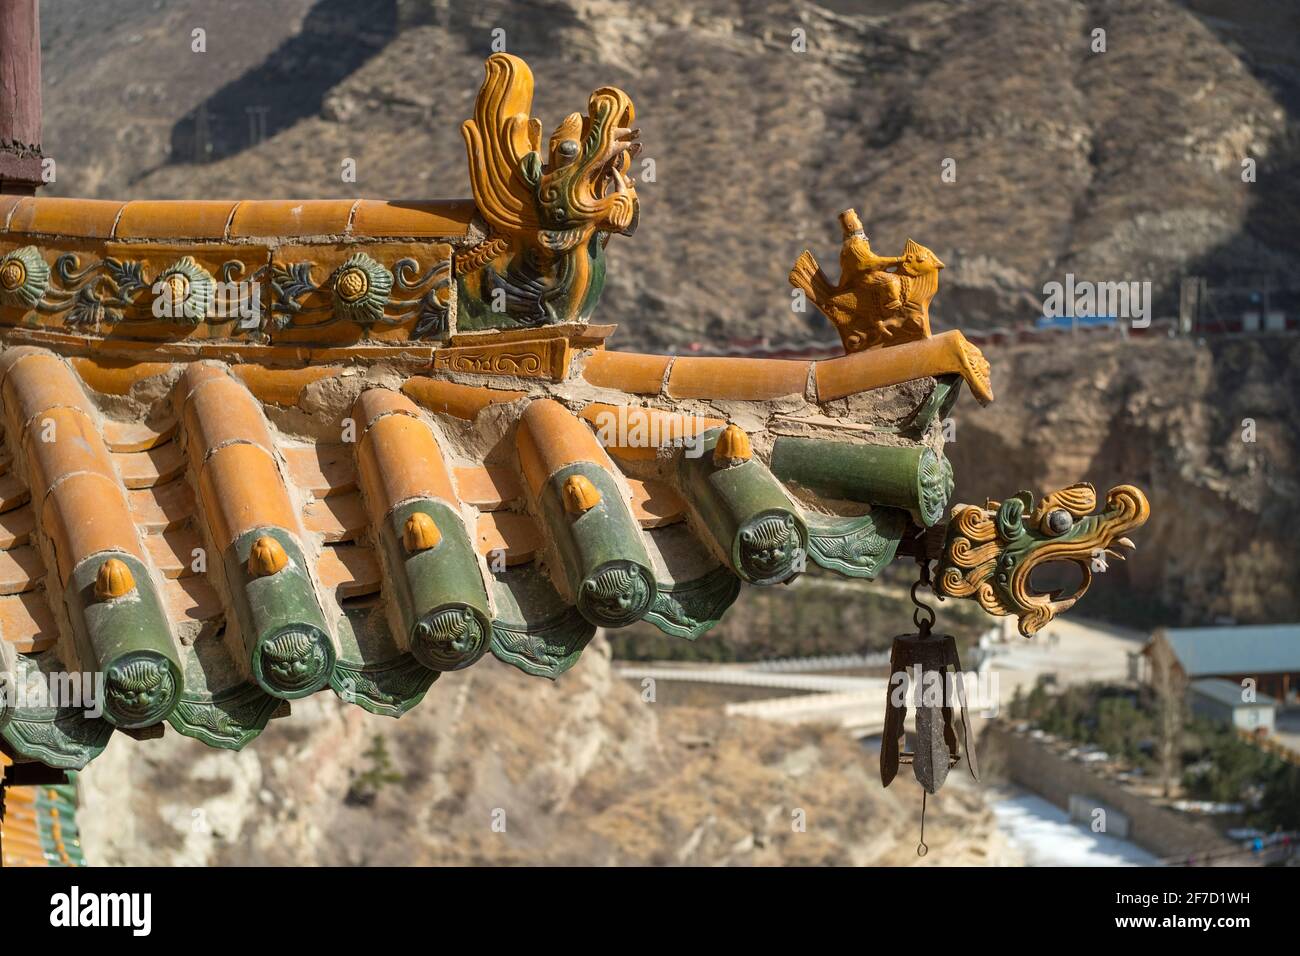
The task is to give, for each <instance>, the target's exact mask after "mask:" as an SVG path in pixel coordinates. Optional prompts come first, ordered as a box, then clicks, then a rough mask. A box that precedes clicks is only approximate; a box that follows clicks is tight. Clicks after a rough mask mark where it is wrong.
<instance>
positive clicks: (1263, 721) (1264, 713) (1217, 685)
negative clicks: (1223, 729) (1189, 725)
mask: <svg viewBox="0 0 1300 956" xmlns="http://www.w3.org/2000/svg"><path fill="white" fill-rule="evenodd" d="M1188 690H1189V691H1190V693H1189V694H1188V698H1189V700H1188V703H1189V704H1190V705H1191V709H1192V713H1193V714H1195V715H1196V716H1198V717H1204V718H1205V719H1206V720H1212V721H1214V722H1215V723H1216V724H1230V725H1231V726H1233V727H1235V728H1237V729H1238V730H1246V731H1250V732H1255V731H1263V732H1264V733H1266V734H1271V733H1272V732H1273V727H1274V723H1275V718H1276V717H1277V701H1276V700H1274V699H1273V698H1272V697H1269V696H1268V695H1267V694H1257V695H1256V697H1255V699H1254V700H1252V701H1247V700H1243V699H1242V697H1243V694H1242V689H1241V685H1240V684H1234V683H1233V682H1232V681H1230V680H1223V679H1222V678H1219V677H1211V678H1207V679H1204V680H1194V681H1192V682H1191V684H1189V685H1188Z"/></svg>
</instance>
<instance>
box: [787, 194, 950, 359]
mask: <svg viewBox="0 0 1300 956" xmlns="http://www.w3.org/2000/svg"><path fill="white" fill-rule="evenodd" d="M840 228H841V229H842V231H843V234H844V241H843V244H842V245H841V246H840V281H839V284H838V285H832V284H831V282H830V280H829V279H828V278H827V277H826V273H824V272H823V271H822V269H821V266H819V265H818V263H817V259H816V257H815V256H814V255H813V254H812V253H811V252H810V251H808V250H804V252H803V254H802V255H800V256H799V258H798V259H797V260H796V261H795V264H794V268H793V269H791V270H790V284H791V285H792V286H794V287H795V288H797V289H801V290H802V291H803V292H804V294H805V295H807V296H808V298H810V299H811V300H812V302H813V304H814V305H815V306H817V308H818V309H819V310H820V311H821V312H822V314H823V315H825V316H826V318H828V319H830V321H831V323H832V324H833V325H834V326H835V328H836V330H837V331H838V332H839V334H840V340H841V341H842V342H843V343H844V351H846V352H861V351H864V350H866V349H872V348H880V347H883V346H886V345H897V344H899V343H901V342H914V341H916V340H918V339H926V338H929V337H930V300H931V299H932V298H934V294H935V293H936V292H937V291H938V289H939V270H940V269H942V268H943V263H942V262H941V261H940V260H939V257H938V256H936V255H935V254H934V253H933V252H931V251H930V250H929V249H927V248H926V247H925V246H923V245H921V244H919V243H917V242H913V241H912V240H911V239H909V240H907V245H906V246H904V247H903V254H902V255H901V256H878V255H876V254H875V252H873V251H872V249H871V240H869V239H868V238H867V234H866V231H865V230H864V229H863V227H862V220H861V219H860V218H859V217H858V214H857V212H856V211H855V210H853V209H846V210H844V211H843V212H842V213H840Z"/></svg>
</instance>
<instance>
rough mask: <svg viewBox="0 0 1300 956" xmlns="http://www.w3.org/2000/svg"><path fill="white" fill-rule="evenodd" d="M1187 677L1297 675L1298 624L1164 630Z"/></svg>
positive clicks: (1299, 653) (1299, 667)
mask: <svg viewBox="0 0 1300 956" xmlns="http://www.w3.org/2000/svg"><path fill="white" fill-rule="evenodd" d="M1160 635H1163V636H1164V639H1165V640H1166V641H1167V642H1168V643H1169V647H1170V649H1171V650H1172V651H1173V653H1174V656H1175V657H1176V658H1177V659H1178V664H1179V666H1180V667H1182V669H1183V672H1184V673H1185V674H1187V676H1188V677H1210V676H1215V675H1221V674H1285V673H1295V672H1300V624H1267V625H1257V626H1250V627H1187V628H1176V627H1170V628H1164V629H1162V630H1160V631H1157V632H1156V636H1157V637H1159V636H1160Z"/></svg>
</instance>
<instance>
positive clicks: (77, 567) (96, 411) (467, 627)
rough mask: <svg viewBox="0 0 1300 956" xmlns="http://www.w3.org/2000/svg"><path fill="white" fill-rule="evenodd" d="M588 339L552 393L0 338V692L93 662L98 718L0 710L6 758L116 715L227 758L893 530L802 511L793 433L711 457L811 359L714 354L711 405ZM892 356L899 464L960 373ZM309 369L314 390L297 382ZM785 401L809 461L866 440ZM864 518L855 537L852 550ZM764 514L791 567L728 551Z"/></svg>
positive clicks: (51, 759) (895, 516) (566, 662)
mask: <svg viewBox="0 0 1300 956" xmlns="http://www.w3.org/2000/svg"><path fill="white" fill-rule="evenodd" d="M566 341H567V340H566ZM911 348H912V346H905V347H900V348H899V349H898V351H900V352H904V353H906V351H907V350H908V349H911ZM613 354H614V353H606V352H603V351H602V350H599V349H597V350H596V351H595V352H587V353H585V354H583V353H581V352H579V353H578V355H577V359H578V360H577V361H576V362H575V363H574V365H573V368H572V369H571V370H570V371H569V372H568V373H567V377H566V379H565V381H563V382H560V383H558V384H557V383H550V382H546V381H537V382H533V383H532V384H529V383H528V381H527V380H526V379H520V378H518V377H504V378H493V377H492V376H482V375H473V374H470V375H456V374H455V373H452V375H451V377H447V374H446V373H442V374H439V373H437V372H433V371H429V370H425V371H419V370H410V371H400V370H398V371H395V370H394V366H390V365H383V366H369V365H365V364H345V363H341V364H337V365H333V366H326V367H314V368H311V369H310V370H305V369H301V368H278V367H275V366H272V365H258V366H252V365H243V364H229V363H227V362H223V361H219V360H215V359H210V358H199V359H198V360H195V361H176V362H170V361H158V360H157V358H156V356H155V357H153V358H151V359H150V360H149V361H146V362H139V363H133V362H131V361H129V359H126V358H124V357H120V356H119V357H113V356H100V355H97V354H94V353H93V352H92V353H91V354H84V355H81V356H78V357H75V358H72V359H69V358H66V357H64V356H61V355H59V354H56V353H55V352H53V351H50V350H47V349H44V348H40V347H34V346H27V345H22V346H11V347H10V348H7V349H5V350H4V351H3V352H0V394H2V395H3V399H4V424H5V434H4V458H3V459H2V461H3V464H0V468H3V469H4V470H3V474H0V484H2V485H3V486H4V487H3V489H0V639H2V640H0V646H3V647H4V648H5V649H6V653H7V654H9V656H10V658H11V659H12V660H11V663H12V664H13V667H14V672H15V674H16V675H17V679H18V680H19V681H20V682H27V683H32V682H33V681H37V680H38V679H40V678H41V677H42V675H49V674H51V673H61V672H83V671H84V672H103V673H105V674H106V675H107V677H108V693H107V706H106V712H105V715H104V716H103V717H98V718H95V717H88V716H86V715H85V714H84V713H83V712H82V711H80V710H77V709H75V708H68V707H64V708H62V709H59V708H52V707H47V708H44V709H42V708H39V707H37V708H34V709H33V708H30V707H28V708H23V707H18V708H10V709H9V710H8V711H7V712H5V713H3V714H0V735H3V737H4V739H5V741H6V745H7V746H8V747H11V748H12V749H13V750H15V751H16V752H18V753H20V754H22V755H23V756H26V757H30V758H32V759H39V760H43V761H45V762H47V763H49V764H51V765H54V766H62V767H79V766H81V765H83V764H84V763H85V762H86V761H87V760H89V759H91V758H92V757H93V756H94V755H95V754H96V753H98V751H99V750H101V749H102V747H103V745H104V743H105V742H106V740H107V738H108V736H109V734H111V732H112V731H113V729H114V728H115V727H118V728H126V729H129V728H131V727H135V726H148V725H150V724H151V723H156V722H158V721H159V720H166V721H167V722H168V723H169V724H170V725H171V726H172V727H173V728H174V729H176V730H178V731H180V732H181V733H183V734H188V735H190V736H193V737H196V738H198V739H200V740H203V741H205V742H206V743H208V744H210V745H213V746H219V747H229V748H238V747H242V746H244V745H245V744H247V743H248V741H249V740H251V739H253V738H254V737H255V736H256V735H257V733H259V732H260V730H261V729H262V728H263V727H264V726H265V724H266V721H267V719H269V718H270V717H271V716H272V714H274V713H278V712H281V708H282V705H283V702H284V700H289V699H293V698H295V697H299V696H302V695H303V694H305V693H313V692H316V691H319V690H324V689H332V690H333V691H334V692H335V693H337V694H339V695H340V696H342V697H344V698H345V699H347V700H350V701H352V702H355V703H357V704H359V705H360V706H362V707H365V708H366V709H368V710H371V711H373V712H375V713H380V714H387V715H392V716H396V715H399V714H401V713H402V712H404V711H405V710H406V709H409V708H410V707H412V706H414V705H415V704H416V703H418V701H419V699H420V698H421V697H422V696H423V694H424V693H425V692H427V691H428V689H429V687H430V685H432V684H433V683H434V681H436V680H437V679H438V677H439V676H440V674H442V673H444V672H446V671H448V670H456V669H459V668H461V667H464V666H468V665H469V664H472V663H474V662H475V661H476V660H478V659H479V658H480V657H481V656H483V654H485V653H488V652H490V653H492V654H494V655H495V656H497V657H498V658H500V659H502V660H505V661H507V662H509V663H511V664H513V665H515V666H518V667H521V668H522V669H524V670H526V671H528V672H529V673H533V674H539V675H542V676H547V677H552V678H554V677H556V676H558V675H559V674H560V673H562V672H563V671H564V670H565V669H567V668H568V667H570V666H572V664H573V663H574V662H575V661H576V660H577V657H578V655H579V654H580V653H581V649H582V647H583V646H584V645H585V644H586V642H587V641H588V640H589V639H590V637H591V636H592V634H593V633H594V631H595V628H596V627H597V626H609V627H617V626H622V625H624V624H627V623H631V622H632V621H634V620H642V619H644V620H648V621H650V622H652V623H654V624H656V625H657V626H659V627H660V628H661V629H663V630H664V631H665V632H667V633H669V634H673V635H676V636H682V637H687V638H690V639H694V638H695V637H697V636H699V634H701V633H703V632H704V631H705V630H707V629H708V628H709V627H710V626H712V624H713V623H715V622H716V621H717V620H718V618H719V617H720V616H721V615H722V613H723V611H724V610H725V608H726V607H727V606H728V605H729V604H730V603H731V601H732V600H734V599H735V596H736V594H737V592H738V590H739V585H740V582H741V581H750V582H753V583H758V584H767V583H775V582H776V581H779V580H788V579H789V578H790V577H792V576H793V575H795V574H797V573H798V571H799V570H801V568H802V565H801V564H796V563H795V558H796V557H797V556H798V555H803V554H806V555H807V557H808V559H809V560H812V561H814V562H816V563H821V564H824V565H825V566H827V567H832V568H834V569H836V570H839V571H841V572H845V573H851V574H855V575H857V576H862V577H870V576H872V575H874V573H875V572H876V571H877V570H878V569H879V567H880V566H881V565H882V564H883V563H887V562H888V561H889V560H890V559H892V557H893V554H894V552H895V550H896V549H897V547H898V545H899V542H900V540H901V538H902V533H903V529H904V527H905V526H906V525H908V524H909V523H910V522H911V521H912V520H914V519H917V518H918V516H919V511H918V512H917V513H916V514H914V515H912V516H911V517H909V516H908V514H907V509H906V507H904V508H903V509H902V510H899V502H897V501H891V502H890V504H889V505H888V506H878V507H876V509H875V510H873V511H871V514H870V516H865V517H864V516H863V514H862V511H863V509H862V506H861V505H859V506H857V507H856V508H855V509H854V512H853V514H852V515H851V516H848V517H845V518H838V517H836V515H835V514H834V508H833V507H832V506H831V505H827V504H823V505H816V504H814V501H813V498H810V497H809V495H810V492H809V491H808V490H807V489H802V488H801V486H800V481H801V478H800V475H799V474H798V470H799V469H798V466H797V461H798V455H792V454H791V453H789V452H786V453H783V454H782V455H781V456H777V457H776V458H773V456H772V449H773V448H774V447H777V446H779V445H780V444H781V443H782V442H784V441H787V440H788V439H787V437H786V436H784V435H783V433H782V432H783V430H782V428H780V427H777V426H776V425H775V424H771V423H769V424H768V425H764V424H756V425H753V424H752V425H751V430H752V434H751V435H750V436H745V435H744V434H743V433H741V437H742V438H743V439H745V440H743V441H742V442H741V444H740V445H736V444H735V442H732V441H731V440H730V439H728V442H730V443H729V444H728V445H727V447H728V449H732V450H729V451H728V452H727V453H726V455H723V454H722V453H721V452H718V453H716V454H715V452H714V450H713V446H714V445H715V444H716V443H717V442H718V441H719V440H721V438H722V437H723V436H724V431H725V426H727V425H728V420H729V419H728V417H727V414H726V413H725V412H724V411H723V409H730V410H731V411H733V412H734V411H735V409H736V408H737V406H736V404H735V402H736V401H744V402H748V403H749V404H748V405H746V407H749V408H752V409H753V410H754V414H755V415H757V416H758V417H757V418H756V419H755V421H758V422H761V421H762V420H763V419H762V415H761V414H760V413H762V412H763V409H764V407H765V406H763V405H762V404H761V402H760V401H759V400H758V399H755V398H752V396H755V395H765V396H768V397H774V396H777V395H778V393H784V392H785V391H786V389H787V388H788V387H793V385H794V383H795V379H796V378H799V380H800V381H801V382H803V383H805V385H806V383H807V382H808V380H809V379H810V377H811V373H810V368H809V366H808V365H807V364H806V363H794V364H797V365H799V369H798V375H797V376H795V375H791V374H789V372H788V369H787V364H788V363H782V365H781V367H780V368H777V369H774V370H773V371H772V373H771V374H772V376H773V377H772V380H771V381H772V383H773V384H771V385H770V386H755V385H754V383H755V382H756V381H757V380H758V379H760V378H762V376H763V366H761V365H758V366H756V365H753V364H752V363H745V364H744V365H743V367H738V368H737V369H736V374H734V375H732V374H731V372H730V371H728V369H727V368H723V367H719V368H717V369H714V370H712V371H711V372H710V374H709V376H707V377H701V378H699V380H698V381H699V384H698V385H696V386H693V387H692V388H691V389H690V391H691V392H692V394H693V395H695V396H706V397H696V398H693V399H690V400H681V399H677V398H673V397H672V396H671V394H670V393H671V387H670V386H671V375H670V368H671V366H672V364H673V363H672V362H667V363H663V364H657V363H646V362H643V361H641V360H640V358H638V357H635V356H634V357H633V359H632V360H631V361H628V362H626V364H623V365H621V364H620V363H621V362H622V361H623V360H611V359H610V356H611V355H613ZM934 354H940V353H939V352H937V351H936V352H935V353H934ZM901 358H902V359H903V361H904V362H905V364H908V367H913V366H914V367H915V370H916V371H917V372H918V377H917V378H916V379H915V381H913V382H910V383H908V384H907V385H906V386H902V387H900V386H893V385H888V384H887V385H886V386H885V387H884V389H883V391H879V392H877V393H876V394H878V395H879V403H878V404H879V405H880V408H881V409H882V411H880V412H879V413H878V414H877V415H876V421H875V424H873V426H872V427H873V428H875V429H877V430H879V431H881V432H882V433H883V434H885V435H886V436H888V435H894V436H897V437H894V438H892V439H886V440H887V441H892V442H893V443H894V444H895V445H897V446H898V448H899V451H900V452H903V453H906V451H907V449H908V448H914V447H916V443H917V442H918V441H930V440H932V438H933V435H934V429H935V428H936V427H937V425H936V424H935V414H936V412H937V406H935V407H930V406H931V405H933V403H928V402H927V396H929V395H930V394H931V393H935V394H938V393H937V391H936V390H938V389H939V388H940V387H941V385H942V387H943V389H944V390H945V393H946V392H949V391H951V386H952V382H954V381H958V380H957V379H956V377H955V376H953V375H951V374H949V369H948V365H946V364H944V363H945V361H946V360H944V359H943V358H942V356H941V357H940V360H938V361H937V362H935V363H934V365H933V368H931V366H927V365H926V364H925V362H926V361H927V359H925V358H921V359H915V360H913V359H910V358H908V357H907V356H906V354H904V355H903V356H901ZM678 361H679V362H680V361H682V360H678ZM716 361H719V362H723V363H726V362H728V360H725V359H723V360H716ZM650 364H655V367H656V368H658V369H659V371H658V372H657V373H656V374H657V375H658V389H657V391H656V392H655V393H654V394H652V395H648V396H647V395H646V394H644V393H643V392H642V393H638V392H637V387H638V386H639V384H640V383H643V382H644V381H645V376H644V374H643V373H644V369H645V368H646V367H647V366H648V365H650ZM593 367H595V368H597V369H599V371H598V372H597V373H596V374H595V375H591V373H590V370H591V369H592V368H593ZM684 367H685V368H687V369H690V366H684ZM399 368H400V367H399ZM927 370H928V371H929V372H930V374H921V373H925V372H927ZM935 372H938V373H939V374H940V379H942V382H941V381H940V379H937V378H935V377H934V373H935ZM944 375H947V377H946V378H945V377H943V376H944ZM629 376H630V377H629ZM889 377H897V375H893V376H886V378H889ZM592 378H594V379H595V381H594V382H593V381H592ZM710 379H717V380H718V381H719V382H721V383H722V384H721V386H719V387H712V386H710V385H709V384H708V382H709V380H710ZM322 381H328V382H331V383H333V384H332V385H331V386H330V388H331V390H332V391H330V392H328V394H326V395H324V396H322V395H315V394H314V393H313V392H312V391H311V390H312V389H314V388H316V387H317V386H316V383H318V382H322ZM943 383H946V384H943ZM871 384H872V383H870V382H867V383H865V385H866V386H867V387H870V385H871ZM506 386H508V387H506ZM629 386H630V387H629ZM900 388H901V390H900ZM741 392H743V393H744V394H746V395H749V396H751V398H749V399H744V400H741V399H736V398H734V396H736V395H738V394H740V393H741ZM895 393H897V394H895ZM707 396H714V397H718V398H720V399H722V401H721V402H720V404H716V405H715V404H710V402H711V399H710V398H709V397H707ZM592 399H598V400H595V401H593V400H592ZM793 399H794V400H795V401H800V400H801V401H802V402H803V403H804V407H805V409H806V411H805V412H804V413H803V414H804V415H805V417H807V419H808V421H810V422H814V423H815V425H810V426H798V425H793V426H790V428H791V429H792V430H793V433H794V435H798V434H800V433H805V432H808V430H809V429H810V428H811V429H812V431H813V433H815V434H817V435H819V436H820V438H819V441H818V442H817V444H818V445H819V446H820V447H821V448H823V449H834V448H836V447H841V446H851V445H852V444H854V443H858V442H860V441H861V440H862V431H861V427H860V426H857V427H855V428H851V429H850V430H848V431H837V430H835V429H829V430H828V429H827V428H826V427H825V422H826V421H832V420H833V419H830V418H828V417H827V416H826V415H825V414H824V412H825V409H822V408H819V407H818V406H816V405H813V404H810V403H809V402H808V396H807V395H803V397H802V398H801V397H800V395H799V394H796V395H794V396H793ZM778 404H779V406H780V407H781V409H782V410H784V411H786V412H789V411H791V409H792V408H793V410H794V412H795V413H796V415H795V417H796V418H797V417H798V409H797V408H796V407H793V406H790V404H789V401H788V399H787V398H784V397H783V398H781V399H780V401H779V402H778ZM918 408H920V409H922V410H923V411H924V409H926V408H929V411H928V412H925V415H924V416H923V420H920V421H918V420H916V413H917V410H918ZM772 421H773V422H775V419H773V420H772ZM891 421H892V422H893V424H890V422H891ZM909 436H910V437H909ZM927 436H929V437H927ZM792 437H793V436H792ZM751 445H752V450H751ZM733 446H734V448H733ZM791 447H795V446H791ZM734 449H740V450H739V451H737V450H734ZM886 454H893V453H889V452H886ZM736 455H739V456H740V457H738V458H731V457H728V456H736ZM903 457H905V455H900V456H899V461H900V462H901V461H902V460H903ZM777 458H779V459H780V460H781V461H782V462H785V463H786V464H783V465H782V466H781V467H782V469H783V472H782V474H779V475H777V474H774V473H773V472H772V471H771V470H769V461H770V462H772V463H773V464H775V463H776V461H777ZM912 458H913V459H914V458H915V456H914V455H913V456H912ZM790 461H795V462H796V465H795V466H794V470H793V472H791V471H790V467H791V466H789V464H788V463H789V462H790ZM909 467H910V466H909ZM796 492H797V494H796ZM865 504H871V502H870V501H866V502H865ZM809 508H812V509H813V510H808V509H809ZM917 508H918V509H919V508H920V505H919V503H918V504H917ZM773 515H784V516H785V517H784V518H783V519H781V520H782V521H784V522H785V523H784V524H782V523H780V522H778V523H777V524H775V525H771V520H770V519H771V517H772V516H773ZM864 521H865V522H867V523H872V522H874V524H872V528H871V529H869V530H870V531H871V532H872V535H874V536H873V537H871V538H870V541H869V543H870V545H871V547H870V548H867V549H863V550H856V551H855V549H854V542H857V541H860V540H862V531H863V526H864V525H863V523H864ZM769 525H770V526H769ZM760 528H761V529H762V532H761V533H765V534H776V535H777V536H778V538H779V537H780V536H781V535H787V534H788V535H789V539H788V542H787V544H788V550H789V552H790V553H789V555H787V556H786V557H788V558H789V559H790V560H788V561H785V562H784V563H782V562H781V561H777V562H776V563H775V564H773V563H771V562H770V561H769V563H766V564H765V563H764V560H768V559H770V554H768V555H767V557H766V558H764V559H763V560H759V559H757V558H756V557H755V553H754V552H751V551H750V550H748V545H746V544H745V543H744V542H745V541H748V540H749V536H750V535H753V534H758V533H760V531H759V529H760ZM746 529H749V530H746ZM775 540H776V539H774V542H775ZM778 551H780V547H778ZM798 560H799V561H802V560H803V559H802V558H798ZM114 588H116V589H117V590H118V591H123V590H124V591H125V594H124V596H118V595H117V592H116V591H114V590H113V589H114ZM115 682H116V683H115ZM115 694H116V695H117V696H116V697H115V696H114V695H115ZM115 701H116V706H117V709H116V710H114V709H113V708H114V702H115ZM154 705H157V707H156V708H154ZM151 708H154V709H151Z"/></svg>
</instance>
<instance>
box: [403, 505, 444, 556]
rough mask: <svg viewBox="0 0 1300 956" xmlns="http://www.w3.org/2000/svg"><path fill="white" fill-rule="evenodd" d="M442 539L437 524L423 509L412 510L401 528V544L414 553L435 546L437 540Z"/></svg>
mask: <svg viewBox="0 0 1300 956" xmlns="http://www.w3.org/2000/svg"><path fill="white" fill-rule="evenodd" d="M441 540H442V532H441V531H439V530H438V526H437V525H436V524H435V523H434V521H433V519H432V518H430V517H429V516H428V515H427V514H425V513H424V512H423V511H413V512H411V514H410V516H409V517H408V518H407V519H406V525H405V526H404V527H403V528H402V544H404V545H406V550H407V551H410V552H411V553H412V554H414V553H415V552H416V551H428V550H429V549H430V548H436V547H437V546H438V542H439V541H441Z"/></svg>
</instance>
